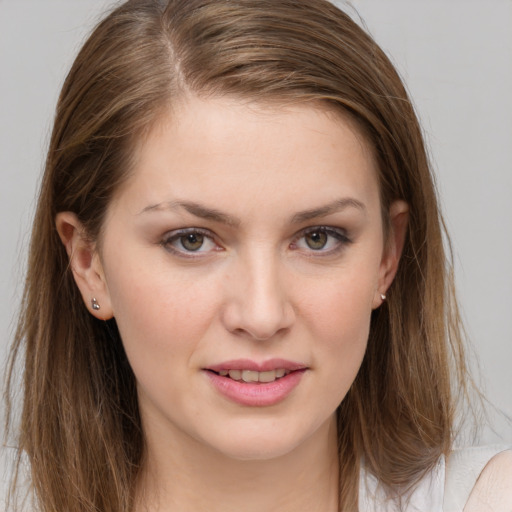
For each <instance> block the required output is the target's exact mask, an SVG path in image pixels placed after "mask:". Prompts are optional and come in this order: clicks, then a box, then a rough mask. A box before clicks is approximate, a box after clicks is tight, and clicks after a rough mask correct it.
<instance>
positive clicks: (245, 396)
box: [204, 359, 308, 407]
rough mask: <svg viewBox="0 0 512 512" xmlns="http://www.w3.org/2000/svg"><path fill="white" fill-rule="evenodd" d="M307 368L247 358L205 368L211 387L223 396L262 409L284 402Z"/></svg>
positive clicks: (282, 361) (285, 362)
mask: <svg viewBox="0 0 512 512" xmlns="http://www.w3.org/2000/svg"><path fill="white" fill-rule="evenodd" d="M307 369H308V368H307V367H306V366H305V365H303V364H301V363H296V362H293V361H287V360H284V359H270V360H267V361H264V362H255V361H251V360H249V359H237V360H232V361H225V362H223V363H220V364H215V365H213V366H209V367H208V368H205V369H204V371H205V373H206V375H207V376H208V378H209V379H210V382H211V383H212V384H213V386H214V387H215V388H216V389H217V391H219V392H220V393H221V394H222V395H223V396H225V397H226V398H228V399H229V400H231V401H233V402H235V403H238V404H240V405H245V406H252V407H265V406H270V405H275V404H277V403H279V402H281V401H282V400H284V399H285V398H286V397H287V396H288V395H289V394H290V393H291V392H292V391H293V389H295V387H297V386H298V384H299V382H300V380H301V379H302V376H303V375H304V373H305V372H306V370H307Z"/></svg>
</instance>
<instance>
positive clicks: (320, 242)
mask: <svg viewBox="0 0 512 512" xmlns="http://www.w3.org/2000/svg"><path fill="white" fill-rule="evenodd" d="M306 243H307V244H308V247H309V248H310V249H316V250H318V249H323V248H324V247H325V245H326V244H327V233H324V232H323V231H314V232H313V233H309V234H307V235H306Z"/></svg>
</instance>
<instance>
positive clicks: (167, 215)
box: [94, 98, 401, 459]
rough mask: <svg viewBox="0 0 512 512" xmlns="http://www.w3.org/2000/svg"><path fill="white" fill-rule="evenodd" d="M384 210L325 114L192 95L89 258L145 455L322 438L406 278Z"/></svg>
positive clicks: (340, 124)
mask: <svg viewBox="0 0 512 512" xmlns="http://www.w3.org/2000/svg"><path fill="white" fill-rule="evenodd" d="M380 208H381V207H380V202H379V189H378V184H377V170H376V168H375V165H374V161H373V158H372V155H371V153H370V151H369V149H368V147H367V146H366V143H365V141H364V140H363V138H362V137H361V136H360V135H359V134H358V133H357V131H356V129H355V127H354V125H353V124H352V123H350V122H348V121H347V120H343V119H342V118H341V117H340V116H339V115H334V114H333V113H330V112H327V111H325V110H321V109H320V108H313V107H312V106H294V107H289V108H287V109H286V110H285V109H280V110H279V109H274V108H271V107H269V106H266V107H262V106H258V105H254V104H243V103H241V102H237V101H234V100H230V99H225V98H224V99H209V100H200V99H197V98H189V99H188V100H187V101H186V102H184V103H183V104H181V105H180V106H179V107H178V108H176V109H174V110H173V111H172V114H171V113H170V114H169V115H168V116H166V117H165V118H164V119H163V121H162V122H161V123H160V124H159V125H158V126H157V127H155V128H154V130H153V131H152V132H151V133H150V135H149V137H148V138H147V140H146V141H145V142H144V144H143V146H142V148H141V151H140V153H139V155H138V161H137V164H136V168H135V172H134V174H133V176H132V177H131V178H130V179H129V181H128V182H127V183H126V184H125V186H124V187H123V188H122V190H120V191H119V193H118V194H117V196H116V198H115V200H114V201H113V203H112V204H111V207H110V210H109V212H108V215H107V218H106V221H105V225H104V232H103V238H102V249H101V258H97V259H96V260H94V261H96V262H97V265H98V275H100V276H101V279H102V281H103V282H104V284H105V287H104V290H103V291H101V290H100V291H96V292H95V293H96V295H98V297H97V298H98V302H100V304H101V307H102V310H101V313H102V314H103V315H105V314H107V313H106V312H108V311H111V313H112V315H114V316H115V319H116V321H117V324H118V326H119V330H120V333H121V337H122V340H123V344H124V347H125V349H126V353H127V356H128V359H129V361H130V364H131V366H132V368H133V371H134V373H135V376H136V379H137V386H138V395H139V401H140V411H141V415H142V419H143V425H144V429H145V431H146V434H147V436H148V439H149V444H150V445H151V442H152V440H153V442H159V443H161V442H162V440H164V439H167V440H168V442H169V443H171V444H172V443H178V442H179V443H192V445H196V446H201V447H202V448H205V447H208V448H209V449H213V450H215V451H217V452H221V453H223V454H225V455H227V456H229V457H234V458H238V459H265V458H272V457H276V456H279V455H282V454H285V453H288V452H290V451H292V450H293V449H294V448H296V447H298V446H299V445H301V443H303V442H305V440H306V439H309V438H311V436H314V435H320V433H322V434H321V435H324V434H323V433H325V432H326V430H327V427H328V426H332V424H333V421H334V412H335V410H336V408H337V406H338V405H339V404H340V402H341V401H342V400H343V398H344V396H345V394H346V393H347V391H348V389H349V388H350V385H351V384H352V382H353V381H354V378H355V376H356V374H357V372H358V369H359V366H360V364H361V361H362V359H363V355H364V353H365V348H366V343H367V339H368V331H369V323H370V314H371V312H372V309H374V308H376V307H378V306H380V304H381V302H382V299H381V296H380V294H381V293H384V292H385V291H386V288H387V287H388V286H389V284H390V281H391V279H392V277H393V274H394V269H395V266H396V261H397V256H396V254H397V253H398V252H399V251H398V250H394V249H389V250H385V244H384V239H383V228H382V220H381V209H380ZM394 208H395V209H396V211H401V207H400V205H398V206H397V205H396V204H395V205H394ZM396 211H395V213H393V212H392V214H393V215H394V218H395V217H396V218H398V217H399V215H396ZM395 245H396V243H395ZM389 246H390V247H395V246H394V245H393V243H391V244H390V245H389ZM386 247H388V246H387V245H386ZM100 261H101V262H100ZM98 314H99V313H98Z"/></svg>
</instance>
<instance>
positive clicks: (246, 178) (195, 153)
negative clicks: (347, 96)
mask: <svg viewBox="0 0 512 512" xmlns="http://www.w3.org/2000/svg"><path fill="white" fill-rule="evenodd" d="M124 188H125V191H124V192H123V193H127V194H129V195H130V196H131V201H132V203H133V204H134V205H135V204H136V203H137V207H139V206H140V207H142V208H143V207H145V206H146V205H142V204H140V202H141V201H145V202H146V203H147V204H149V203H154V204H156V203H159V202H162V201H166V200H172V199H174V198H178V199H181V198H182V197H181V196H184V197H183V198H184V199H193V200H197V198H201V199H204V200H205V201H207V202H215V203H217V204H218V203H219V202H225V203H227V205H228V206H232V207H235V206H237V205H238V206H243V204H244V203H247V201H249V200H251V199H253V198H254V197H258V199H259V200H261V201H263V203H264V204H266V205H267V207H272V206H274V205H279V206H280V207H281V208H282V207H283V206H285V205H292V204H294V203H297V202H300V203H301V208H300V209H303V208H304V207H306V208H307V207H308V206H311V207H315V206H316V203H317V202H318V201H329V200H334V199H336V198H338V197H340V196H344V195H359V196H362V197H361V199H366V200H367V201H370V198H372V199H374V196H375V192H376V191H377V192H378V190H377V189H378V186H377V171H376V166H375V162H374V158H373V154H372V150H371V148H370V146H369V144H368V142H367V140H366V138H365V137H364V136H363V135H362V132H361V130H360V129H359V128H358V126H357V124H356V122H355V121H354V120H353V119H352V118H351V117H349V116H348V115H344V114H343V113H341V112H338V111H335V110H334V109H332V108H329V107H327V106H325V105H323V104H320V103H305V104H288V105H279V106H277V105H275V104H270V103H265V104H262V103H254V102H242V101H240V100H238V99H233V98H209V99H201V98H197V97H188V98H186V99H185V100H184V101H182V102H180V103H178V104H177V105H175V106H173V108H172V109H169V110H168V111H167V112H165V114H163V115H162V116H161V118H160V119H159V121H158V122H157V123H156V124H155V125H154V127H153V129H152V130H151V131H150V132H149V133H148V135H147V136H146V137H145V138H144V140H143V141H142V142H141V144H140V145H139V149H138V151H137V157H136V159H135V167H134V172H133V175H132V176H131V177H130V179H129V180H128V182H127V186H126V187H124ZM121 195H122V194H121ZM377 195H378V193H377ZM167 196H169V197H167ZM239 203H242V204H239Z"/></svg>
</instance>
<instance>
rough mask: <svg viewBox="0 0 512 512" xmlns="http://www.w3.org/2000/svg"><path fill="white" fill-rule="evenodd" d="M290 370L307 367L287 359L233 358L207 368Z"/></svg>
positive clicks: (261, 370) (223, 369) (219, 369)
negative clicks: (258, 359)
mask: <svg viewBox="0 0 512 512" xmlns="http://www.w3.org/2000/svg"><path fill="white" fill-rule="evenodd" d="M280 368H282V369H284V370H288V371H290V372H293V371H296V370H305V369H306V368H307V367H306V365H304V364H302V363H297V362H295V361H288V360H286V359H277V358H274V359H267V360H266V361H261V362H257V361H252V360H251V359H233V360H231V361H223V362H222V363H219V364H214V365H212V366H208V367H206V368H205V370H211V371H213V372H217V373H218V372H221V371H226V370H251V371H253V372H268V371H271V370H278V369H280Z"/></svg>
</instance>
